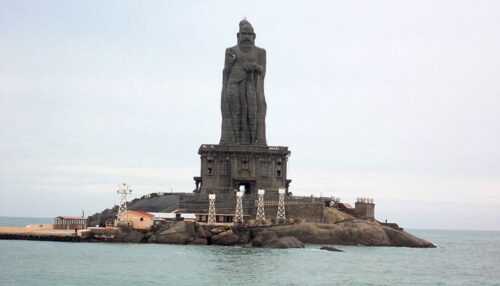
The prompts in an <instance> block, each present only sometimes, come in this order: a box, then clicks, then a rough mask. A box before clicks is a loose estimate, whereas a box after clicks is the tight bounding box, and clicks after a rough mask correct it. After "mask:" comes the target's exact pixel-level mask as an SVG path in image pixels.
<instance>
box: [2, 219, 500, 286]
mask: <svg viewBox="0 0 500 286" xmlns="http://www.w3.org/2000/svg"><path fill="white" fill-rule="evenodd" d="M51 221H52V220H51V219H48V218H46V219H45V218H6V217H0V226H13V225H19V226H24V225H27V224H33V223H40V224H41V223H50V222H51ZM409 231H410V232H411V233H413V234H415V235H417V236H419V237H421V238H425V239H427V240H430V241H432V242H434V243H435V244H436V245H437V248H433V249H415V248H400V247H364V246H341V245H339V246H337V248H339V249H342V250H343V251H344V252H329V251H324V250H320V245H307V246H306V248H304V249H259V248H243V247H224V246H194V245H164V244H133V243H71V242H49V241H23V240H0V285H1V286H9V285H16V286H17V285H26V286H36V285H43V286H57V285H61V286H71V285H75V286H76V285H85V286H88V285H106V286H115V285H116V286H124V285H176V286H181V285H190V286H191V285H273V286H277V285H433V286H434V285H500V232H499V231H458V230H456V231H455V230H453V231H450V230H418V229H414V230H409Z"/></svg>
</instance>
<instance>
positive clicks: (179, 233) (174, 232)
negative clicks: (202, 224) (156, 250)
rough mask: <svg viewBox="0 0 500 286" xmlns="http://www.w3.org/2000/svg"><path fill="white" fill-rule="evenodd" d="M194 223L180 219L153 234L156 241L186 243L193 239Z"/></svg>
mask: <svg viewBox="0 0 500 286" xmlns="http://www.w3.org/2000/svg"><path fill="white" fill-rule="evenodd" d="M195 234H196V232H195V229H194V223H190V222H184V221H180V222H177V223H175V224H173V225H171V226H170V227H169V228H167V229H164V228H162V229H160V230H159V231H158V232H156V233H155V234H154V240H155V241H156V242H158V243H173V244H186V243H189V242H191V241H193V240H194V239H195Z"/></svg>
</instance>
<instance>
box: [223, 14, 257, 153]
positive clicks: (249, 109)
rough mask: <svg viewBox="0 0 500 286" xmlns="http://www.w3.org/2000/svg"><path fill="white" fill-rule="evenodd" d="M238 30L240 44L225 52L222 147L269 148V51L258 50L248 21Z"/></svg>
mask: <svg viewBox="0 0 500 286" xmlns="http://www.w3.org/2000/svg"><path fill="white" fill-rule="evenodd" d="M239 26H240V27H239V32H238V34H237V38H238V44H237V45H236V46H234V47H230V48H227V49H226V55H225V61H224V70H223V73H222V74H223V75H222V96H221V111H222V131H221V140H220V144H227V145H231V144H237V145H238V144H251V145H264V146H266V145H267V142H266V126H265V118H266V100H265V97H264V77H265V75H266V50H264V49H261V48H259V47H256V46H255V33H254V30H253V27H252V25H251V24H250V23H249V22H248V21H247V20H242V21H241V22H240V24H239Z"/></svg>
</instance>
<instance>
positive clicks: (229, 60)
mask: <svg viewBox="0 0 500 286" xmlns="http://www.w3.org/2000/svg"><path fill="white" fill-rule="evenodd" d="M235 61H236V54H235V53H234V52H233V51H232V50H231V48H227V49H226V54H225V57H224V70H223V71H222V86H223V87H226V84H227V81H228V79H229V74H231V68H232V67H233V64H234V62H235Z"/></svg>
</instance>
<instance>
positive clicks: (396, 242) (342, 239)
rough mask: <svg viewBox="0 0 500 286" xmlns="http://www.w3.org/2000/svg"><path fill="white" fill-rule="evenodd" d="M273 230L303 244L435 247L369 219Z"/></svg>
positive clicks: (291, 226)
mask: <svg viewBox="0 0 500 286" xmlns="http://www.w3.org/2000/svg"><path fill="white" fill-rule="evenodd" d="M272 231H273V232H275V233H276V234H277V235H278V236H280V237H283V236H293V237H296V238H297V239H299V240H300V241H302V242H304V243H312V244H337V245H366V246H405V247H435V246H434V244H432V243H431V242H429V241H426V240H423V239H420V238H417V237H415V236H413V235H411V234H409V233H407V232H405V231H399V230H395V229H393V228H390V227H386V226H382V225H381V224H379V223H377V222H375V221H369V220H351V221H344V222H340V223H337V224H315V223H302V224H294V225H283V226H275V227H273V228H272Z"/></svg>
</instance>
